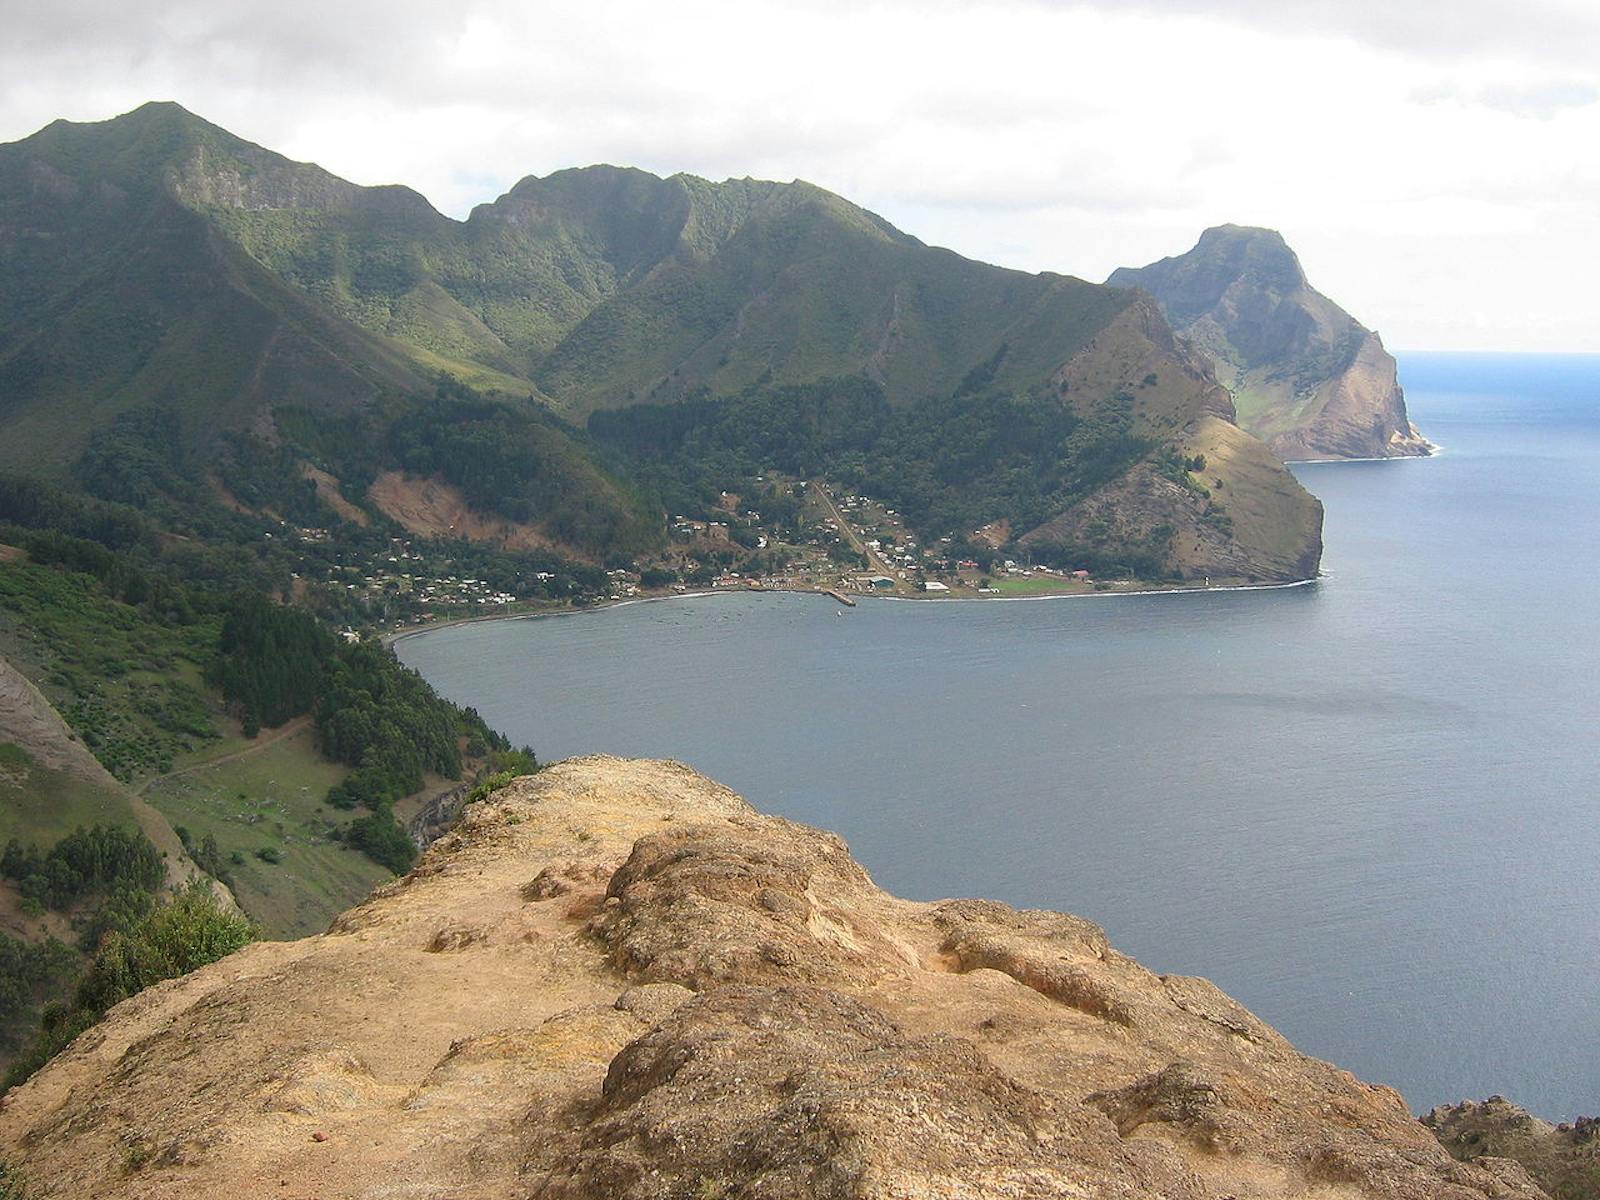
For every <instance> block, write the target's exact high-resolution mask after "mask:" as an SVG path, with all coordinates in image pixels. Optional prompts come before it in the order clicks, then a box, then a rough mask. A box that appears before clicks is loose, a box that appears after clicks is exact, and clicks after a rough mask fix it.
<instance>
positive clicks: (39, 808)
mask: <svg viewBox="0 0 1600 1200" xmlns="http://www.w3.org/2000/svg"><path fill="white" fill-rule="evenodd" d="M80 825H116V826H118V827H120V828H123V829H137V828H138V827H139V823H138V821H136V820H135V819H134V816H133V810H132V808H131V807H130V806H129V804H128V797H127V796H126V795H125V794H124V793H122V792H120V791H118V790H116V789H113V788H107V787H101V786H99V785H98V784H94V783H90V782H88V781H86V780H83V779H80V778H78V777H77V776H75V775H72V774H70V773H68V772H66V771H57V770H51V769H50V768H49V767H46V766H43V765H41V764H40V763H38V762H36V761H35V760H34V758H33V756H32V755H30V754H28V753H27V751H25V750H23V749H22V748H21V747H19V746H15V745H12V744H10V743H4V744H0V844H4V843H5V842H8V841H10V840H11V839H12V838H17V839H18V840H19V841H23V842H32V843H34V844H37V845H40V846H49V845H53V844H54V843H56V842H58V841H60V840H61V839H62V838H63V837H65V836H66V835H67V834H69V833H71V832H72V831H73V830H74V829H76V828H77V827H78V826H80Z"/></svg>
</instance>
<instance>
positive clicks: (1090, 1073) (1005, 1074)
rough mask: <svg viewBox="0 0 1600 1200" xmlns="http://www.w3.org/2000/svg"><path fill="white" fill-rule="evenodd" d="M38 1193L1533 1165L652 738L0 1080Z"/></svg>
mask: <svg viewBox="0 0 1600 1200" xmlns="http://www.w3.org/2000/svg"><path fill="white" fill-rule="evenodd" d="M0 1148H3V1153H5V1154H6V1155H7V1156H9V1158H10V1159H11V1160H12V1161H13V1162H14V1163H15V1164H17V1165H19V1166H20V1167H21V1169H22V1170H23V1171H24V1172H25V1173H26V1174H27V1175H28V1177H29V1178H31V1179H32V1180H33V1181H34V1183H35V1187H36V1188H37V1189H38V1192H39V1194H40V1196H42V1197H68V1196H70V1197H74V1198H78V1197H82V1198H92V1197H112V1196H116V1197H145V1198H155V1197H174V1198H175V1197H200V1196H219V1197H220V1196H228V1197H233V1196H240V1197H246V1196H278V1197H285V1198H302V1200H303V1198H310V1197H320V1198H322V1200H332V1198H334V1197H351V1198H355V1197H361V1198H372V1200H377V1198H379V1197H382V1198H386V1200H394V1198H400V1197H406V1198H411V1197H441V1198H442V1197H451V1198H454V1200H479V1198H485V1200H486V1198H489V1197H561V1198H573V1200H576V1198H579V1197H583V1198H600V1197H618V1198H632V1197H639V1198H644V1197H651V1198H655V1197H661V1198H669V1197H671V1198H677V1197H682V1198H685V1200H687V1198H708V1197H727V1198H732V1197H749V1198H757V1197H760V1198H764V1200H776V1198H787V1197H794V1198H796V1200H798V1198H800V1197H841V1198H843V1197H851V1198H855V1197H874V1198H879V1197H881V1198H885V1200H887V1198H889V1197H906V1198H910V1197H941V1198H944V1197H968V1196H973V1197H978V1196H1006V1197H1046V1196H1049V1197H1058V1196H1059V1197H1068V1196H1071V1197H1129V1198H1130V1200H1131V1198H1133V1197H1146V1196H1152V1197H1154V1196H1162V1197H1193V1198H1196V1200H1198V1198H1203V1197H1208V1198H1215V1200H1221V1198H1222V1197H1236V1198H1239V1200H1244V1198H1246V1197H1260V1196H1304V1197H1318V1198H1326V1200H1334V1198H1342V1197H1357V1196H1383V1197H1418V1198H1421V1197H1429V1198H1434V1200H1470V1198H1474V1197H1491V1196H1493V1197H1529V1198H1532V1197H1536V1196H1539V1195H1540V1194H1541V1193H1539V1192H1538V1191H1537V1190H1536V1189H1535V1188H1534V1187H1533V1186H1532V1185H1531V1183H1529V1182H1528V1180H1527V1179H1526V1177H1525V1176H1523V1175H1522V1174H1521V1173H1520V1170H1519V1169H1517V1168H1514V1167H1510V1166H1508V1165H1506V1164H1500V1163H1496V1164H1489V1165H1488V1166H1482V1165H1468V1164H1462V1163H1457V1162H1455V1161H1453V1160H1452V1159H1451V1158H1450V1156H1449V1155H1448V1154H1446V1153H1445V1151H1444V1150H1443V1149H1442V1148H1441V1147H1440V1146H1439V1145H1438V1144H1437V1142H1436V1141H1435V1140H1434V1139H1433V1137H1432V1136H1431V1135H1430V1134H1429V1133H1428V1132H1427V1130H1425V1129H1424V1128H1423V1127H1422V1126H1421V1125H1420V1124H1419V1123H1418V1122H1417V1121H1416V1120H1414V1119H1413V1118H1412V1117H1411V1116H1410V1115H1409V1114H1408V1113H1407V1111H1406V1109H1405V1106H1404V1104H1402V1102H1401V1100H1400V1098H1399V1096H1397V1095H1396V1094H1395V1093H1394V1092H1392V1091H1390V1090H1388V1089H1384V1088H1378V1087H1372V1086H1368V1085H1365V1084H1362V1083H1360V1082H1359V1081H1357V1080H1355V1079H1354V1078H1352V1077H1351V1076H1349V1075H1347V1074H1346V1073H1344V1072H1342V1071H1339V1070H1337V1069H1336V1068H1334V1067H1331V1066H1329V1065H1327V1064H1325V1063H1321V1062H1318V1061H1316V1060H1314V1059H1311V1058H1308V1057H1306V1056H1304V1055H1302V1054H1300V1053H1299V1052H1297V1051H1296V1050H1295V1049H1294V1048H1293V1047H1292V1046H1290V1045H1289V1044H1288V1043H1287V1042H1286V1041H1284V1039H1283V1038H1282V1037H1280V1036H1279V1035H1278V1034H1276V1033H1274V1032H1273V1031H1272V1030H1271V1029H1269V1028H1268V1027H1267V1026H1266V1025H1264V1024H1263V1023H1261V1022H1260V1021H1259V1020H1257V1019H1256V1018H1255V1017H1253V1016H1252V1015H1251V1014H1249V1013H1248V1012H1246V1011H1245V1010H1244V1009H1243V1008H1241V1007H1240V1006H1239V1005H1237V1004H1236V1003H1234V1002H1233V1001H1231V1000H1229V999H1228V998H1227V997H1226V996H1224V995H1223V994H1222V993H1221V992H1219V991H1218V990H1217V989H1216V988H1214V987H1213V986H1211V985H1210V984H1208V983H1206V982H1205V981H1203V980H1198V979H1186V978H1177V977H1170V976H1169V977H1162V976H1157V975H1154V974H1152V973H1151V972H1149V971H1147V970H1145V969H1144V968H1143V967H1141V966H1140V965H1139V964H1138V963H1136V962H1134V961H1133V960H1131V959H1129V958H1126V957H1125V956H1123V955H1121V954H1118V953H1117V952H1116V951H1115V950H1114V949H1112V948H1111V946H1110V945H1109V944H1108V943H1107V941H1106V939H1105V936H1104V934H1103V933H1102V932H1101V931H1100V930H1099V929H1098V928H1097V927H1095V926H1094V925H1092V924H1090V923H1089V922H1087V921H1082V920H1080V919H1078V918H1075V917H1070V916H1065V915H1062V914H1058V913H1046V912H1022V911H1017V910H1014V909H1011V908H1008V907H1007V906H1005V905H1002V904H996V903H991V902H987V901H970V900H957V901H945V902H940V903H931V904H930V903H912V902H908V901H904V900H900V899H897V898H895V897H893V896H890V895H888V894H886V893H884V892H882V891H880V890H879V889H878V888H876V887H875V886H874V885H873V884H872V882H871V880H870V879H869V878H868V876H867V875H866V873H865V872H864V871H863V870H862V869H861V867H860V866H859V865H857V864H856V863H855V862H854V860H853V859H851V858H850V856H849V853H848V851H847V850H846V848H845V846H844V845H843V843H842V842H840V841H839V839H837V838H836V837H834V836H832V835H830V834H827V833H823V832H820V831H817V830H814V829H809V828H807V827H804V826H800V825H796V824H793V823H791V822H787V821H783V820H780V819H777V818H774V817H767V816H762V815H760V814H759V813H757V812H755V811H754V810H753V809H751V808H750V807H749V806H748V805H746V804H745V803H744V801H742V800H741V799H740V798H739V797H738V796H736V795H734V794H733V793H732V792H730V791H728V790H727V789H725V788H722V787H720V786H718V785H717V784H714V783H712V782H711V781H709V780H706V779H704V778H703V777H701V776H699V775H697V774H695V773H694V772H692V771H691V770H689V769H688V768H686V767H683V766H680V765H678V764H674V763H661V762H632V761H625V760H619V759H609V758H589V759H579V760H573V761H570V762H567V763H562V764H559V765H557V766H555V767H553V768H551V769H550V770H548V771H546V772H544V773H542V774H540V775H538V776H534V777H531V778H528V779H523V780H519V781H517V782H515V783H513V784H511V785H510V786H509V787H507V788H505V789H503V790H501V791H500V792H497V793H495V794H494V795H493V796H491V797H490V798H489V799H488V800H486V801H483V802H481V803H479V804H477V805H474V806H473V807H472V808H470V809H469V810H468V811H467V813H466V814H465V816H464V818H463V820H462V823H461V825H460V827H459V828H458V829H457V830H456V831H455V832H453V833H451V834H449V835H447V836H446V837H444V838H443V839H441V840H440V841H439V842H438V843H437V844H436V845H435V846H434V847H433V848H432V849H431V850H430V851H429V852H428V854H427V855H426V857H425V858H424V859H423V861H422V863H421V865H420V866H419V867H418V868H417V870H416V871H414V872H413V873H412V874H411V875H410V876H408V877H407V878H405V879H403V880H400V881H398V882H396V883H394V884H392V885H390V886H388V887H385V888H383V889H380V890H379V891H378V892H376V893H374V895H373V896H372V898H371V899H369V900H368V901H367V902H366V903H365V904H363V905H361V906H360V907H358V908H355V909H353V910H351V911H350V912H349V913H347V914H345V915H344V916H342V917H340V918H339V919H338V920H337V921H336V922H335V923H334V925H333V927H332V928H331V929H330V930H329V932H328V933H327V934H324V935H321V936H318V937H312V938H307V939H304V940H302V941H299V942H292V943H265V944H258V945H255V946H251V947H249V948H247V949H245V950H243V951H241V952H240V953H238V954H236V955H234V956H232V957H230V958H228V959H225V960H223V961H221V962H219V963H216V964H213V965H212V966H210V967H207V968H205V969H203V970H201V971H199V972H196V973H195V974H194V975H191V976H189V977H187V978H184V979H181V980H175V981H173V982H170V983H167V984H163V985H160V986H159V987H156V988H153V989H151V990H150V991H149V992H146V993H144V994H143V995H140V996H137V997H135V998H133V999H132V1000H129V1001H127V1002H126V1003H124V1004H122V1005H120V1006H119V1007H118V1008H116V1009H114V1010H113V1011H112V1013H111V1014H110V1015H109V1016H108V1018H107V1020H106V1021H105V1022H104V1023H103V1024H102V1025H101V1026H99V1027H98V1028H97V1029H95V1030H93V1031H91V1032H90V1033H88V1034H87V1035H85V1036H84V1037H83V1038H81V1039H80V1040H79V1041H78V1042H77V1043H75V1044H74V1045H73V1046H72V1047H71V1048H70V1049H69V1050H68V1051H67V1052H66V1053H65V1054H63V1055H62V1056H61V1057H60V1058H59V1059H57V1060H56V1061H55V1062H54V1063H53V1064H52V1065H51V1066H49V1067H47V1068H46V1069H45V1070H44V1071H42V1072H41V1073H40V1074H39V1075H38V1076H36V1077H35V1078H34V1080H33V1081H32V1082H30V1083H28V1084H27V1085H25V1086H23V1087H21V1088H19V1089H16V1090H15V1091H13V1092H12V1093H11V1094H10V1095H9V1096H8V1097H7V1098H6V1100H5V1102H4V1105H3V1109H0Z"/></svg>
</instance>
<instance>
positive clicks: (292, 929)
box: [145, 730, 390, 937]
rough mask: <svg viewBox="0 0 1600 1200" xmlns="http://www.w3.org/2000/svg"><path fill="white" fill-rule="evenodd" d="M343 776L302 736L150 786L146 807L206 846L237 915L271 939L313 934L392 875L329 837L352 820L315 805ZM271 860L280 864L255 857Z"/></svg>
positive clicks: (343, 771) (345, 771) (310, 736)
mask: <svg viewBox="0 0 1600 1200" xmlns="http://www.w3.org/2000/svg"><path fill="white" fill-rule="evenodd" d="M346 774H348V769H347V768H345V767H342V766H340V765H338V764H337V763H330V762H327V761H326V760H325V759H323V758H322V757H321V755H319V754H318V753H317V748H316V744H315V737H314V735H313V734H312V733H311V731H310V730H302V731H300V732H298V733H295V734H293V735H292V736H290V737H287V738H284V739H283V740H281V741H278V742H274V743H273V744H272V745H270V746H267V747H266V748H264V749H262V750H260V751H258V752H255V753H251V754H248V755H246V756H244V757H240V758H235V759H231V760H229V761H227V762H220V763H216V764H214V765H205V764H199V765H196V766H193V767H191V768H189V769H187V770H184V771H183V772H182V773H181V774H176V775H173V776H171V777H169V778H166V779H161V780H157V781H156V782H154V783H153V784H152V785H151V786H150V787H149V788H148V789H147V790H146V792H145V798H146V799H147V800H148V801H149V802H150V804H151V805H153V806H154V807H155V808H156V809H157V810H158V811H159V812H161V813H162V814H163V815H164V816H165V817H166V818H167V819H168V820H169V821H170V822H171V823H172V824H173V825H174V826H179V825H181V826H183V827H184V828H185V829H187V830H188V831H189V834H190V836H191V837H192V838H193V839H194V840H195V841H200V840H202V839H204V838H205V837H207V836H208V835H209V836H211V837H214V838H215V839H216V842H217V846H218V848H219V849H220V850H221V852H222V855H223V857H224V858H225V859H226V858H228V857H229V856H230V855H231V854H232V853H233V852H235V851H237V852H239V853H240V854H241V856H242V857H243V859H244V861H243V862H242V863H239V864H234V863H231V862H230V863H229V864H228V867H227V870H228V873H229V875H230V878H231V883H232V886H233V890H234V894H235V895H236V896H237V897H238V900H239V904H240V906H241V907H242V908H243V909H244V910H245V911H246V912H247V913H249V914H250V916H251V917H253V918H254V919H255V920H257V921H259V922H260V923H261V925H262V927H263V928H264V929H265V930H266V931H267V933H268V934H269V935H270V936H273V937H303V936H305V935H307V934H311V933H320V932H321V931H322V930H323V929H325V928H326V927H327V924H328V922H329V921H330V920H331V919H332V918H333V916H334V915H335V914H337V913H339V912H341V911H343V910H344V909H346V908H348V907H349V906H350V905H352V904H354V903H356V902H357V901H358V900H360V899H361V898H362V897H363V896H365V895H366V894H367V892H369V891H371V890H372V888H373V887H375V886H376V885H377V884H379V883H381V882H382V881H383V880H385V879H388V878H390V873H389V872H388V871H386V870H384V868H382V867H380V866H378V864H376V863H374V862H373V861H372V860H370V859H368V858H367V857H366V856H364V855H362V854H360V853H358V852H356V851H354V850H349V849H346V848H345V847H344V846H343V845H341V844H340V843H339V842H338V841H336V840H334V838H333V837H332V836H331V834H332V831H333V830H334V829H335V828H337V827H339V826H342V825H345V824H347V823H348V822H349V820H350V819H351V817H352V816H353V815H356V814H351V813H346V812H340V811H338V810H337V809H330V808H327V807H326V806H325V805H324V804H323V797H324V796H325V795H326V794H327V791H328V789H329V788H330V787H332V786H333V785H334V784H335V783H337V782H339V781H340V780H341V779H343V778H344V777H345V775H346ZM258 850H269V851H276V852H277V853H278V854H280V855H281V857H282V861H281V862H279V863H269V862H265V861H263V860H261V859H260V858H258V857H257V856H256V851H258Z"/></svg>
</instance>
